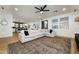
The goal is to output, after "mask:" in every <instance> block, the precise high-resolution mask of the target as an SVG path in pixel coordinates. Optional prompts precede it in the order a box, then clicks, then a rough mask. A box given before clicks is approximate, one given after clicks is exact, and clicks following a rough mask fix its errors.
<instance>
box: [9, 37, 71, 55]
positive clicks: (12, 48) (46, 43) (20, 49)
mask: <svg viewBox="0 0 79 59" xmlns="http://www.w3.org/2000/svg"><path fill="white" fill-rule="evenodd" d="M8 49H9V52H8V53H9V54H69V53H70V52H71V40H70V39H68V38H58V37H54V38H49V37H42V38H38V39H36V40H33V41H29V42H26V43H20V42H17V43H13V44H9V45H8Z"/></svg>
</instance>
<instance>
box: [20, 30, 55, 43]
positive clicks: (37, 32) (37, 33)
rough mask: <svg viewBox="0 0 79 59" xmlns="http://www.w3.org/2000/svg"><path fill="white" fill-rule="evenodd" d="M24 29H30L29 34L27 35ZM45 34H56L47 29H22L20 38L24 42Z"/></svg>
mask: <svg viewBox="0 0 79 59" xmlns="http://www.w3.org/2000/svg"><path fill="white" fill-rule="evenodd" d="M24 31H28V33H29V35H27V36H26V35H25V33H24ZM43 36H51V37H54V35H50V33H49V32H48V31H45V30H22V31H21V32H20V33H19V40H20V41H21V42H22V43H24V42H28V41H31V40H34V39H36V38H39V37H43Z"/></svg>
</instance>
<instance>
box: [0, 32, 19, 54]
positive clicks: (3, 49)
mask: <svg viewBox="0 0 79 59" xmlns="http://www.w3.org/2000/svg"><path fill="white" fill-rule="evenodd" d="M17 41H18V34H17V33H13V36H12V37H10V38H2V39H0V54H6V53H7V51H8V50H7V49H8V44H11V43H15V42H17Z"/></svg>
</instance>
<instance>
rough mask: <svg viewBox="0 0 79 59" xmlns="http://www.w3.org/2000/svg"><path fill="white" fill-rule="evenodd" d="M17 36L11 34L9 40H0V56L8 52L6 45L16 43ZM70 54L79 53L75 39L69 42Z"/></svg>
mask: <svg viewBox="0 0 79 59" xmlns="http://www.w3.org/2000/svg"><path fill="white" fill-rule="evenodd" d="M18 41H19V40H18V34H17V33H13V36H12V37H11V38H3V39H0V54H7V51H8V44H11V43H15V42H18ZM71 53H72V54H74V53H79V51H78V48H77V46H76V43H75V39H72V40H71Z"/></svg>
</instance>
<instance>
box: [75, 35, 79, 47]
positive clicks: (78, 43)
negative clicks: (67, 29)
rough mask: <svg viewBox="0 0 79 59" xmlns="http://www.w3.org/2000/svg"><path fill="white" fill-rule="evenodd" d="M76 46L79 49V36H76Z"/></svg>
mask: <svg viewBox="0 0 79 59" xmlns="http://www.w3.org/2000/svg"><path fill="white" fill-rule="evenodd" d="M75 41H76V45H77V47H78V48H79V34H75Z"/></svg>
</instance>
